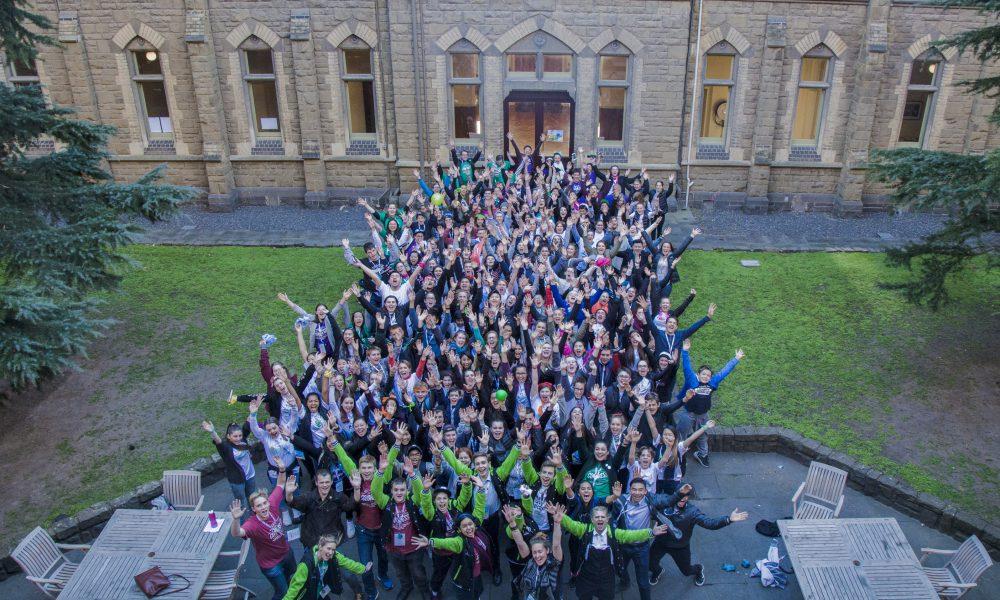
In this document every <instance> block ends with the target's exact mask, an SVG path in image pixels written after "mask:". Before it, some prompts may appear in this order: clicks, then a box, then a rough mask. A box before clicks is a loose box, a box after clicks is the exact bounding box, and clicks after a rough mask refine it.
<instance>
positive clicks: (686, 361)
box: [677, 340, 746, 467]
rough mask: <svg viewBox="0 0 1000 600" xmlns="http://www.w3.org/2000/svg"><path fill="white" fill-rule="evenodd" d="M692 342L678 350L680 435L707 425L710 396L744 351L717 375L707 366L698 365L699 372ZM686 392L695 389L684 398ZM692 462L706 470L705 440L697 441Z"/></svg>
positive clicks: (702, 438)
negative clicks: (681, 379)
mask: <svg viewBox="0 0 1000 600" xmlns="http://www.w3.org/2000/svg"><path fill="white" fill-rule="evenodd" d="M690 349H691V340H684V347H683V350H681V363H682V364H683V365H684V387H682V388H681V391H680V392H679V393H678V394H677V397H678V398H686V400H684V411H683V412H684V413H686V416H687V417H688V418H687V419H679V420H678V431H679V432H680V433H681V434H682V435H690V433H691V431H693V430H694V429H697V428H699V427H701V426H703V425H704V424H705V423H707V422H708V420H709V416H708V411H709V410H711V409H712V395H713V394H714V393H715V390H717V389H719V384H721V383H722V381H723V380H724V379H725V378H726V377H728V376H729V374H730V373H732V372H733V369H735V368H736V365H738V364H740V361H741V360H743V357H744V356H746V355H745V354H744V353H743V349H742V348H741V349H739V350H737V351H736V355H735V356H734V357H733V358H732V359H730V360H729V362H728V363H726V366H724V367H722V370H721V371H719V372H718V373H713V372H712V368H711V367H709V366H708V365H701V366H700V367H698V371H697V372H695V370H694V369H693V368H692V367H691V355H690V354H688V351H689V350H690ZM688 390H694V395H693V396H691V397H687V393H688ZM694 457H695V459H696V460H697V461H698V462H699V463H700V464H701V466H703V467H708V464H709V463H708V437H706V436H701V437H699V438H698V450H697V451H695V453H694Z"/></svg>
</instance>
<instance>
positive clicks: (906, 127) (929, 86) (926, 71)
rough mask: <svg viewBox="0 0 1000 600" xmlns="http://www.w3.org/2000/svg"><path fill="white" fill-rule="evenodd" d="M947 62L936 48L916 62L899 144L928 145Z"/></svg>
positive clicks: (908, 88) (916, 59) (907, 92)
mask: <svg viewBox="0 0 1000 600" xmlns="http://www.w3.org/2000/svg"><path fill="white" fill-rule="evenodd" d="M943 63H944V56H942V55H941V53H940V52H938V51H937V50H935V49H933V48H931V49H930V50H927V51H926V52H924V53H923V54H921V55H920V56H918V57H917V58H915V59H913V65H912V66H911V67H910V81H909V83H908V84H907V86H906V102H905V103H904V104H903V120H902V122H901V123H900V124H899V138H898V139H897V145H899V146H913V147H920V148H922V147H923V146H924V143H925V140H926V137H927V129H928V127H927V125H928V123H930V119H931V115H932V113H933V110H934V97H935V96H936V95H937V94H936V92H937V91H938V86H939V85H940V81H941V65H942V64H943Z"/></svg>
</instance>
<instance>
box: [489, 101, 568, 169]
mask: <svg viewBox="0 0 1000 600" xmlns="http://www.w3.org/2000/svg"><path fill="white" fill-rule="evenodd" d="M575 111H576V102H574V101H573V98H572V97H571V96H570V95H569V94H568V93H566V92H529V91H514V92H511V93H510V94H509V95H508V96H507V99H506V100H504V111H503V133H504V140H506V139H507V133H508V132H509V133H513V134H514V140H515V141H516V142H517V144H518V146H519V147H520V148H522V149H523V148H524V146H527V145H530V146H532V147H536V146H537V145H538V137H539V136H540V135H542V134H543V133H544V134H546V136H547V138H546V141H545V143H544V144H543V145H542V150H541V151H542V153H543V154H545V155H546V156H548V155H551V154H553V153H555V152H559V153H560V154H561V155H562V156H563V157H564V158H567V159H568V158H569V156H570V154H572V153H573V134H574V131H573V128H574V125H575V121H576V119H575V118H574V115H575Z"/></svg>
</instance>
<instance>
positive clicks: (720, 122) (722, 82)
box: [698, 41, 738, 152]
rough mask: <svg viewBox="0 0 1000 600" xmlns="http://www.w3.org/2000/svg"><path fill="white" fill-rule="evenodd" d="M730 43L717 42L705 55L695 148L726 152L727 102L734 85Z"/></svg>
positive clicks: (732, 50) (732, 54) (734, 59)
mask: <svg viewBox="0 0 1000 600" xmlns="http://www.w3.org/2000/svg"><path fill="white" fill-rule="evenodd" d="M737 54H738V52H737V51H736V48H734V47H733V46H732V45H731V44H730V43H729V42H725V41H722V42H719V43H718V44H716V45H714V46H712V47H711V48H710V49H709V51H708V52H707V53H706V54H705V69H704V72H703V74H702V88H701V128H700V130H699V133H698V146H699V149H701V148H702V147H703V146H704V147H708V146H713V147H716V148H717V149H718V151H719V152H725V147H726V139H727V136H728V133H729V127H728V123H729V102H730V100H731V98H732V94H733V87H734V86H735V85H736V56H737Z"/></svg>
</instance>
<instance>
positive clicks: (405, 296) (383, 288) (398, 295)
mask: <svg viewBox="0 0 1000 600" xmlns="http://www.w3.org/2000/svg"><path fill="white" fill-rule="evenodd" d="M378 293H379V294H381V295H382V302H383V303H385V299H386V298H388V297H389V296H392V297H393V298H395V299H396V303H397V304H398V305H400V306H402V305H404V304H406V303H407V302H409V301H410V297H409V296H410V280H409V279H404V280H403V283H402V284H401V285H400V286H399V287H398V288H397V289H395V290H394V289H392V288H391V287H389V284H388V283H384V282H383V283H382V285H380V286H379V287H378Z"/></svg>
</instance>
